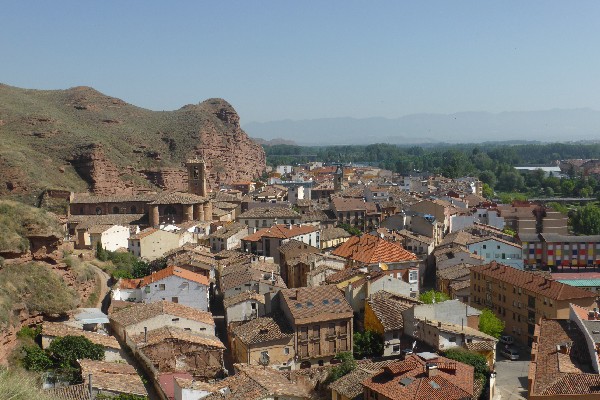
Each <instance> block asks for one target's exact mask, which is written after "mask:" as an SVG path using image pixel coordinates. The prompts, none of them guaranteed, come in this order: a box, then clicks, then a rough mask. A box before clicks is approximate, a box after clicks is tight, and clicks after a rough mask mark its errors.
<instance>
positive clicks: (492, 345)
mask: <svg viewBox="0 0 600 400" xmlns="http://www.w3.org/2000/svg"><path fill="white" fill-rule="evenodd" d="M463 345H464V346H465V347H466V349H467V350H469V351H494V350H495V349H496V341H494V342H492V341H491V340H483V341H481V342H470V343H464V344H463Z"/></svg>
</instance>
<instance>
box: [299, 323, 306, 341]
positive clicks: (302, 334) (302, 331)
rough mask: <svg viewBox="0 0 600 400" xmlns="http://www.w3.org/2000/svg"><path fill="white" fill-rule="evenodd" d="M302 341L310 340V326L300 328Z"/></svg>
mask: <svg viewBox="0 0 600 400" xmlns="http://www.w3.org/2000/svg"><path fill="white" fill-rule="evenodd" d="M300 339H308V326H301V327H300Z"/></svg>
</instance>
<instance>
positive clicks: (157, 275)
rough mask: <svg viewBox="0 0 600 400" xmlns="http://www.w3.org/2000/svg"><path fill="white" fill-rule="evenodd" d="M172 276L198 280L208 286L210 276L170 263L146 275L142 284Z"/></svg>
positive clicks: (193, 280)
mask: <svg viewBox="0 0 600 400" xmlns="http://www.w3.org/2000/svg"><path fill="white" fill-rule="evenodd" d="M170 276H177V277H179V278H181V279H185V280H188V281H192V282H196V283H199V284H201V285H205V286H208V285H209V282H208V278H207V277H206V276H204V275H200V274H197V273H195V272H192V271H188V270H187V269H184V268H181V267H177V266H175V265H169V266H168V267H167V268H163V269H161V270H160V271H156V272H153V273H152V274H150V275H148V276H145V277H144V278H143V279H142V283H141V284H140V286H147V285H149V284H151V283H154V282H158V281H160V280H163V279H165V278H168V277H170Z"/></svg>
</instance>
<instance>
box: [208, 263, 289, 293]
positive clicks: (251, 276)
mask: <svg viewBox="0 0 600 400" xmlns="http://www.w3.org/2000/svg"><path fill="white" fill-rule="evenodd" d="M238 271H239V272H237V273H228V274H227V275H222V276H221V282H220V285H219V286H220V288H221V290H222V291H226V290H229V289H233V288H235V287H238V286H242V285H243V284H245V283H250V282H262V283H265V284H267V285H269V286H273V287H277V288H287V286H286V284H285V282H284V281H283V279H281V276H279V274H277V273H273V274H272V275H271V274H270V273H269V272H265V271H261V270H260V269H257V268H254V267H253V266H252V265H246V268H245V269H238ZM271 276H272V277H273V280H271Z"/></svg>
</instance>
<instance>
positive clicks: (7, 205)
mask: <svg viewBox="0 0 600 400" xmlns="http://www.w3.org/2000/svg"><path fill="white" fill-rule="evenodd" d="M32 235H35V236H56V237H59V238H61V237H63V230H62V227H61V225H60V223H59V222H58V220H57V219H56V216H55V215H53V214H50V213H48V212H46V211H45V210H42V209H39V208H36V207H31V206H28V205H26V204H23V203H19V202H16V201H9V200H0V254H1V253H3V252H20V253H23V252H26V251H27V250H29V240H28V239H27V237H28V236H32Z"/></svg>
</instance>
